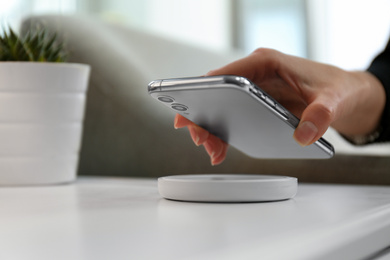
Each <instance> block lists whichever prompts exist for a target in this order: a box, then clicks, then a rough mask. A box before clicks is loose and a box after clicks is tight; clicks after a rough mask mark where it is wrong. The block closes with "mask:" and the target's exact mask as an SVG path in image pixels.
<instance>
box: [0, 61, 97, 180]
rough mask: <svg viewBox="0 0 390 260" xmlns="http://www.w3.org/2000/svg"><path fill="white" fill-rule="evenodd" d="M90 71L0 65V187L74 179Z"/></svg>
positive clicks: (82, 67) (85, 67)
mask: <svg viewBox="0 0 390 260" xmlns="http://www.w3.org/2000/svg"><path fill="white" fill-rule="evenodd" d="M89 73H90V67H89V66H88V65H84V64H72V63H41V62H0V185H45V184H57V183H66V182H71V181H73V180H75V178H76V172H77V166H78V159H79V151H80V146H81V136H82V128H83V119H84V110H85V102H86V91H87V86H88V80H89Z"/></svg>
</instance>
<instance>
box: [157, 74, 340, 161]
mask: <svg viewBox="0 0 390 260" xmlns="http://www.w3.org/2000/svg"><path fill="white" fill-rule="evenodd" d="M251 88H253V85H248V83H247V82H244V80H242V79H240V78H239V77H237V80H232V79H229V80H226V78H225V79H223V80H222V81H216V82H209V83H205V82H203V83H201V84H181V85H180V84H177V83H176V84H172V85H170V84H166V85H165V86H164V84H161V86H160V88H149V93H150V94H151V96H152V97H153V98H155V99H157V100H158V101H160V102H161V103H162V104H164V105H166V106H167V107H169V108H171V109H172V110H174V111H175V112H177V113H179V114H181V115H182V116H184V117H186V118H188V119H189V120H191V121H192V122H194V123H196V124H197V125H199V126H201V127H203V128H205V129H206V130H208V131H209V132H210V133H212V134H214V135H216V136H218V137H219V138H221V139H222V140H224V141H225V142H227V143H229V144H231V145H232V146H234V147H236V148H237V149H238V150H240V151H242V152H244V153H245V154H247V155H249V156H251V157H255V158H330V157H332V156H333V148H332V147H331V145H330V144H328V143H327V142H326V141H325V140H323V139H322V140H320V141H317V142H316V143H314V144H312V145H310V146H307V147H301V146H300V145H298V144H297V143H296V142H295V141H294V139H293V137H292V136H293V133H294V129H295V127H296V126H297V125H298V123H299V120H298V119H297V118H296V117H295V116H293V115H292V114H291V113H289V112H288V111H287V110H285V109H284V108H283V107H282V106H280V105H279V106H278V105H277V102H275V101H274V100H273V99H272V98H271V97H267V98H265V97H261V96H260V95H256V93H254V92H253V89H251ZM256 91H257V90H256ZM262 95H263V93H262ZM276 106H278V109H277V110H276V109H275V108H276Z"/></svg>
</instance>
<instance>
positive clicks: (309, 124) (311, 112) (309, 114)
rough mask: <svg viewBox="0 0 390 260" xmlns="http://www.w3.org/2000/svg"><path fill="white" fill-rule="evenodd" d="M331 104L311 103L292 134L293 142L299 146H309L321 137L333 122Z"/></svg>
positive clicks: (333, 110)
mask: <svg viewBox="0 0 390 260" xmlns="http://www.w3.org/2000/svg"><path fill="white" fill-rule="evenodd" d="M334 117H335V109H334V106H333V105H332V102H313V103H311V104H310V105H309V106H307V107H306V109H305V110H304V111H303V113H302V118H301V120H300V122H299V124H298V127H297V128H296V129H295V132H294V139H295V141H296V142H297V143H298V144H299V145H301V146H307V145H311V144H312V143H314V142H315V141H317V140H318V139H320V137H321V136H323V135H324V134H325V132H326V130H327V129H328V128H329V126H330V124H331V123H332V122H333V121H334Z"/></svg>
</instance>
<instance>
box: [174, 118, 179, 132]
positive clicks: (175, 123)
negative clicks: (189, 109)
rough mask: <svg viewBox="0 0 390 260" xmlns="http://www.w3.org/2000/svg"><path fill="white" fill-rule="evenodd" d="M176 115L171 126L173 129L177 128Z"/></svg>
mask: <svg viewBox="0 0 390 260" xmlns="http://www.w3.org/2000/svg"><path fill="white" fill-rule="evenodd" d="M177 120H178V119H177V117H175V121H174V122H173V127H174V128H175V129H178V127H177V126H176V125H177Z"/></svg>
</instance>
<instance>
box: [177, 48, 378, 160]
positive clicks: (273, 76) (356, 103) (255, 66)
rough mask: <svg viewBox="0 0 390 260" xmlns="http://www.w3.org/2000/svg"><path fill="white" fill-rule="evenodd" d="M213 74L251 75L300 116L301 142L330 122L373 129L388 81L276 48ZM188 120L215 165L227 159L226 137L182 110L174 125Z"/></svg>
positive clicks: (345, 129)
mask: <svg viewBox="0 0 390 260" xmlns="http://www.w3.org/2000/svg"><path fill="white" fill-rule="evenodd" d="M214 75H238V76H243V77H246V78H248V79H249V80H251V81H252V82H254V83H255V84H256V85H258V86H259V87H260V88H262V89H263V90H265V91H266V92H267V93H268V94H270V95H271V96H272V97H273V98H275V99H276V100H277V101H278V102H279V103H280V104H282V105H283V106H284V107H285V108H287V109H288V110H289V111H290V112H292V113H293V114H295V115H296V116H297V117H298V118H300V123H299V125H298V127H297V129H296V130H295V132H294V135H293V137H294V139H295V140H296V141H297V143H298V144H300V145H301V146H307V145H310V144H312V143H314V142H315V141H317V140H318V139H319V138H320V137H321V136H322V135H323V134H324V133H325V132H326V130H327V129H328V127H329V126H332V127H333V128H335V129H336V130H337V131H339V132H340V133H341V134H343V135H345V136H350V137H352V136H361V135H367V134H370V133H371V132H373V131H374V130H375V129H376V128H377V126H378V124H379V121H380V118H381V115H382V112H383V109H384V106H385V102H386V100H385V92H384V89H383V86H382V85H381V83H380V82H379V81H378V80H377V79H376V78H375V77H374V76H373V75H371V74H370V73H368V72H350V71H345V70H342V69H339V68H337V67H334V66H330V65H326V64H322V63H318V62H314V61H310V60H307V59H303V58H299V57H295V56H291V55H286V54H283V53H281V52H278V51H275V50H271V49H258V50H256V51H255V52H253V53H252V54H251V55H249V56H247V57H245V58H243V59H240V60H237V61H235V62H233V63H230V64H228V65H226V66H224V67H222V68H220V69H217V70H213V71H210V72H209V73H208V74H207V76H214ZM185 126H187V127H188V129H189V131H190V134H191V137H192V139H193V141H194V143H195V144H196V145H204V146H205V148H206V151H207V153H208V154H209V155H210V157H211V163H212V164H213V165H216V164H219V163H221V162H222V161H223V160H224V159H225V156H226V152H227V147H228V145H227V144H226V143H225V142H223V141H222V140H220V139H219V138H217V137H215V136H214V135H212V134H209V133H208V132H207V131H206V130H204V129H202V128H200V127H199V126H197V125H195V124H194V123H192V122H190V121H189V120H187V119H186V118H184V117H182V116H180V115H177V116H176V118H175V127H176V128H181V127H185ZM259 131H261V129H259Z"/></svg>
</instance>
